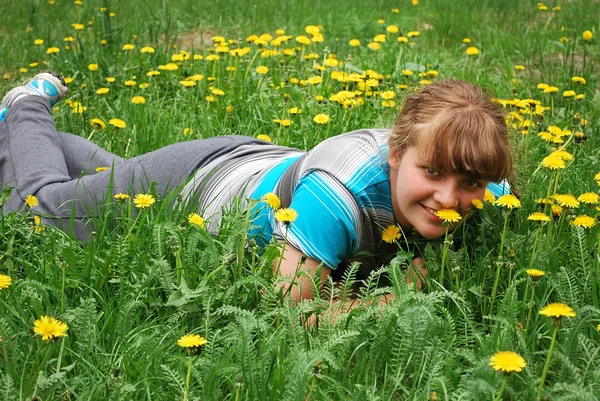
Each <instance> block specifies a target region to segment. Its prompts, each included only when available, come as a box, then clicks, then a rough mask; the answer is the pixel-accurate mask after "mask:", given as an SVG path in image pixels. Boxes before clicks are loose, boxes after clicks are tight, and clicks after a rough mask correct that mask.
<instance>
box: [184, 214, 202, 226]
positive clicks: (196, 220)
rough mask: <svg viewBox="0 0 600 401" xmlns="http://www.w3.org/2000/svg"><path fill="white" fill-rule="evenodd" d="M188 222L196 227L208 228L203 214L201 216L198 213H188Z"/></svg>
mask: <svg viewBox="0 0 600 401" xmlns="http://www.w3.org/2000/svg"><path fill="white" fill-rule="evenodd" d="M187 218H188V223H190V224H192V225H194V226H196V227H200V228H206V223H205V221H204V218H202V216H200V215H199V214H198V213H190V214H188V217H187Z"/></svg>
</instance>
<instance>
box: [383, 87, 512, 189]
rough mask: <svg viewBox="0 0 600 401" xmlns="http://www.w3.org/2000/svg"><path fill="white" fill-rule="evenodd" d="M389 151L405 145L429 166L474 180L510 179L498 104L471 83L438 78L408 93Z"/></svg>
mask: <svg viewBox="0 0 600 401" xmlns="http://www.w3.org/2000/svg"><path fill="white" fill-rule="evenodd" d="M389 145H390V152H395V153H396V154H397V155H398V156H401V155H402V154H403V153H404V151H405V150H406V149H407V148H409V147H410V146H418V152H419V153H418V155H419V157H421V158H422V159H423V160H425V161H426V162H428V165H429V167H431V168H435V169H439V170H442V171H451V172H455V173H460V174H467V175H470V176H473V177H475V178H479V179H486V180H489V181H495V182H498V181H501V180H502V179H505V178H510V177H511V176H512V173H513V164H512V158H511V154H510V145H509V141H508V130H507V128H506V122H505V120H504V116H503V114H502V111H501V109H500V107H499V106H498V105H496V104H494V103H493V102H492V101H491V100H490V97H489V96H488V95H486V94H485V93H484V92H483V91H482V90H481V89H480V88H478V87H477V86H475V85H472V84H469V83H466V82H462V81H454V80H446V81H439V82H436V83H433V84H431V85H429V86H427V87H425V88H424V89H422V90H420V91H419V92H416V93H414V94H412V95H410V96H409V97H408V98H407V99H406V102H405V104H404V107H403V108H402V111H401V112H400V115H399V116H398V118H397V119H396V122H395V123H394V127H393V128H392V135H391V137H390V140H389Z"/></svg>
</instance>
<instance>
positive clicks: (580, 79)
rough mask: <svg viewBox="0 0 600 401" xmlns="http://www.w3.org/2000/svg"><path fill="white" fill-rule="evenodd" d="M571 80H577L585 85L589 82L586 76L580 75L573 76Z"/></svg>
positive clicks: (576, 81)
mask: <svg viewBox="0 0 600 401" xmlns="http://www.w3.org/2000/svg"><path fill="white" fill-rule="evenodd" d="M571 81H573V82H575V83H576V84H583V85H585V84H586V83H587V82H586V80H585V78H583V77H578V76H574V77H573V78H571Z"/></svg>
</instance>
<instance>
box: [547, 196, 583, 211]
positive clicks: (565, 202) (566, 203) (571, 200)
mask: <svg viewBox="0 0 600 401" xmlns="http://www.w3.org/2000/svg"><path fill="white" fill-rule="evenodd" d="M552 197H553V198H554V200H555V201H556V203H558V204H559V205H560V206H563V207H567V208H570V209H574V208H577V207H579V201H578V200H577V199H576V198H575V197H574V196H573V195H571V194H564V195H561V194H556V195H553V196H552Z"/></svg>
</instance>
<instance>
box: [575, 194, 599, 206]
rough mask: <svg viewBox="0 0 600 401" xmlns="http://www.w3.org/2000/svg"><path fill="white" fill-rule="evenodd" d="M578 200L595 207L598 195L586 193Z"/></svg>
mask: <svg viewBox="0 0 600 401" xmlns="http://www.w3.org/2000/svg"><path fill="white" fill-rule="evenodd" d="M577 200H578V201H579V202H581V203H585V204H587V205H595V204H597V203H598V200H599V199H598V194H597V193H595V192H586V193H584V194H581V195H579V197H578V198H577Z"/></svg>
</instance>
